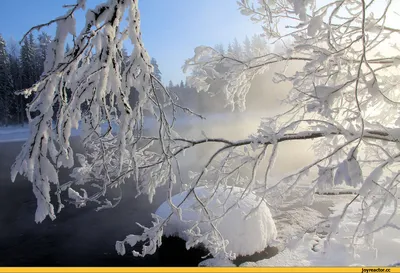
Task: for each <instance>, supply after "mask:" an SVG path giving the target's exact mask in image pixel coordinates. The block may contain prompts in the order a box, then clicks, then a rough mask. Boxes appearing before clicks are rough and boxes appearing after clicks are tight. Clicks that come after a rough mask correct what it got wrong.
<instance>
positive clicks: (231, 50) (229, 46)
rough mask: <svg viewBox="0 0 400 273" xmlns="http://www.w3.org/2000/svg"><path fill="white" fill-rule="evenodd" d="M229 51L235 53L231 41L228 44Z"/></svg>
mask: <svg viewBox="0 0 400 273" xmlns="http://www.w3.org/2000/svg"><path fill="white" fill-rule="evenodd" d="M227 52H228V53H230V54H233V49H232V45H231V43H229V44H228V50H227Z"/></svg>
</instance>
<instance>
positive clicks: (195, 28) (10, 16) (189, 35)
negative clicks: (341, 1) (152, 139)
mask: <svg viewBox="0 0 400 273" xmlns="http://www.w3.org/2000/svg"><path fill="white" fill-rule="evenodd" d="M101 1H103V0H87V7H88V8H89V7H94V6H95V5H96V4H98V3H100V2H101ZM72 3H75V1H74V0H13V1H3V0H2V1H1V8H2V10H3V12H2V16H0V33H1V34H2V35H3V37H4V39H6V40H7V41H8V40H9V39H10V38H11V37H13V38H14V39H15V40H19V39H21V37H22V35H23V34H24V33H25V32H26V31H27V30H29V28H30V27H31V26H33V25H36V24H40V23H44V22H47V21H49V20H51V19H54V18H55V17H58V16H60V15H62V14H64V13H65V11H66V10H65V9H64V8H62V5H63V4H72ZM139 5H140V9H141V18H142V33H143V40H144V44H145V46H146V47H147V50H148V52H149V54H150V56H151V57H155V58H156V59H157V61H158V63H159V67H160V70H161V72H162V74H163V81H164V82H165V83H167V82H168V81H169V80H172V81H173V82H174V83H178V82H179V81H180V80H182V79H184V78H185V76H184V74H183V72H182V69H181V67H182V65H183V63H184V61H185V60H186V59H187V58H189V57H192V54H193V49H194V48H195V47H196V46H199V45H210V46H214V45H216V44H218V43H223V44H225V45H226V44H227V43H228V42H231V41H232V40H233V39H234V38H235V37H236V38H238V40H239V41H241V40H243V39H244V37H245V36H246V35H248V36H249V37H251V36H252V35H253V34H254V33H261V27H260V26H259V25H256V24H254V23H253V22H251V21H250V19H249V18H248V17H245V16H243V15H241V14H240V12H239V11H238V6H237V4H236V1H235V0H140V2H139ZM82 24H83V16H77V26H78V28H79V26H81V25H82ZM43 30H44V31H46V32H48V33H49V34H51V35H52V34H53V33H54V31H55V28H54V27H51V28H46V29H43ZM79 31H80V30H79ZM79 31H78V32H79Z"/></svg>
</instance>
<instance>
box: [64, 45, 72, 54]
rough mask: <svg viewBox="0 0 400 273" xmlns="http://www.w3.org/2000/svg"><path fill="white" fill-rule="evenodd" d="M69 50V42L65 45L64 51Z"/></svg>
mask: <svg viewBox="0 0 400 273" xmlns="http://www.w3.org/2000/svg"><path fill="white" fill-rule="evenodd" d="M70 50H71V47H70V46H69V43H67V45H66V46H65V53H68V52H69V51H70Z"/></svg>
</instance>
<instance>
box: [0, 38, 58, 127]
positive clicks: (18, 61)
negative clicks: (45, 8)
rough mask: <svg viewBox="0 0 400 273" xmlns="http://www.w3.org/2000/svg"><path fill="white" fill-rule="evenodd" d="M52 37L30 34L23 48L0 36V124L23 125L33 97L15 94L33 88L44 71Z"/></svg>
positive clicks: (22, 45)
mask: <svg viewBox="0 0 400 273" xmlns="http://www.w3.org/2000/svg"><path fill="white" fill-rule="evenodd" d="M50 41H51V37H50V36H49V35H48V34H47V33H45V32H42V33H40V34H39V35H38V36H37V37H34V35H33V34H30V35H29V36H28V37H26V39H25V40H24V41H22V43H21V45H20V44H18V43H17V42H15V41H11V42H10V43H9V44H7V42H6V41H5V39H4V38H3V37H2V35H1V34H0V125H1V126H7V125H11V124H23V123H25V122H26V121H27V120H26V114H25V108H26V105H27V103H29V101H30V98H29V97H28V98H25V97H23V96H20V95H16V94H15V92H16V91H18V90H22V89H24V88H28V87H30V86H32V84H34V83H35V82H36V81H37V80H39V78H40V75H41V74H42V72H43V70H44V61H45V58H46V50H47V46H48V44H49V43H50Z"/></svg>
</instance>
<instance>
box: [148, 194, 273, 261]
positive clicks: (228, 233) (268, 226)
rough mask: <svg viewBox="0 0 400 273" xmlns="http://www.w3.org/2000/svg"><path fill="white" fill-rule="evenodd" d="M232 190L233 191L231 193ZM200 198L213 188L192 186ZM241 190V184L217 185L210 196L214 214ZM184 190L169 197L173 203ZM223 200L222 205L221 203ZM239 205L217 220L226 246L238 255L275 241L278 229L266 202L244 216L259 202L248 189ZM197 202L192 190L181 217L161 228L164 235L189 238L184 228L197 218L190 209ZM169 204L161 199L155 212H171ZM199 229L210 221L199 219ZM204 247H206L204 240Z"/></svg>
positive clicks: (262, 247) (203, 229) (220, 212)
mask: <svg viewBox="0 0 400 273" xmlns="http://www.w3.org/2000/svg"><path fill="white" fill-rule="evenodd" d="M231 190H232V193H231V194H230V192H231ZM195 192H196V194H197V195H198V196H199V198H201V199H203V198H207V197H210V195H211V194H212V190H210V189H207V188H206V187H198V188H196V189H195ZM242 192H243V189H242V188H238V187H228V188H227V189H224V190H223V189H219V190H217V192H216V194H215V195H214V196H213V197H212V199H211V201H210V203H209V205H208V208H209V209H210V211H212V212H213V213H214V214H215V216H219V215H221V214H223V213H224V211H225V210H226V208H229V207H230V206H232V205H233V204H234V203H235V202H236V201H237V198H239V197H240V195H241V193H242ZM187 193H188V192H187V191H185V192H182V193H179V194H177V195H175V196H173V197H172V203H173V204H174V205H178V204H179V203H180V202H181V201H182V200H183V199H184V198H185V196H186V195H187ZM224 203H225V206H224ZM238 203H239V207H240V208H239V207H238V206H235V207H233V208H232V209H231V210H230V211H229V212H228V213H227V214H226V215H225V217H224V218H222V220H221V221H220V222H219V223H218V224H217V227H218V230H219V232H220V233H221V235H222V236H223V237H224V239H226V240H228V241H229V244H228V245H227V248H226V250H227V251H228V252H229V251H232V252H233V253H236V254H237V255H251V254H254V253H256V252H260V251H262V250H264V249H265V248H266V247H267V246H268V245H269V244H270V243H271V242H274V240H275V239H276V236H277V230H276V227H275V223H274V220H273V219H272V216H271V212H270V210H269V208H268V207H267V205H266V204H265V203H264V202H262V203H261V205H260V206H259V209H258V210H257V211H255V212H254V213H252V214H251V216H250V217H248V218H247V219H245V217H246V215H247V214H248V213H249V212H250V211H251V210H252V209H253V208H255V207H257V206H258V205H259V203H260V201H259V198H258V197H257V196H256V195H254V194H252V193H249V194H247V195H245V196H244V198H243V199H242V200H240V201H239V202H238ZM197 204H198V202H197V200H196V199H195V197H194V195H193V194H191V195H190V196H189V197H188V198H187V199H186V200H185V202H184V203H183V204H182V205H181V209H182V219H183V220H184V221H180V219H179V218H178V216H177V215H175V214H174V215H173V216H172V217H171V219H170V221H169V223H168V224H167V226H166V227H165V228H164V235H165V236H178V237H180V238H182V239H184V240H186V241H187V240H188V237H187V236H188V235H187V234H186V233H185V232H184V231H185V230H187V229H189V228H190V227H192V225H193V223H194V221H196V220H200V219H201V218H200V214H199V211H198V210H195V209H192V208H193V206H195V205H197ZM170 213H171V208H170V205H169V203H168V202H164V203H163V204H162V205H161V206H160V207H159V208H158V209H157V211H156V214H157V215H159V216H160V217H162V218H166V217H168V216H169V215H170ZM199 227H200V230H201V232H202V233H204V232H207V231H209V230H210V225H209V224H207V223H202V224H200V225H199ZM204 247H205V248H208V246H207V243H204Z"/></svg>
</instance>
